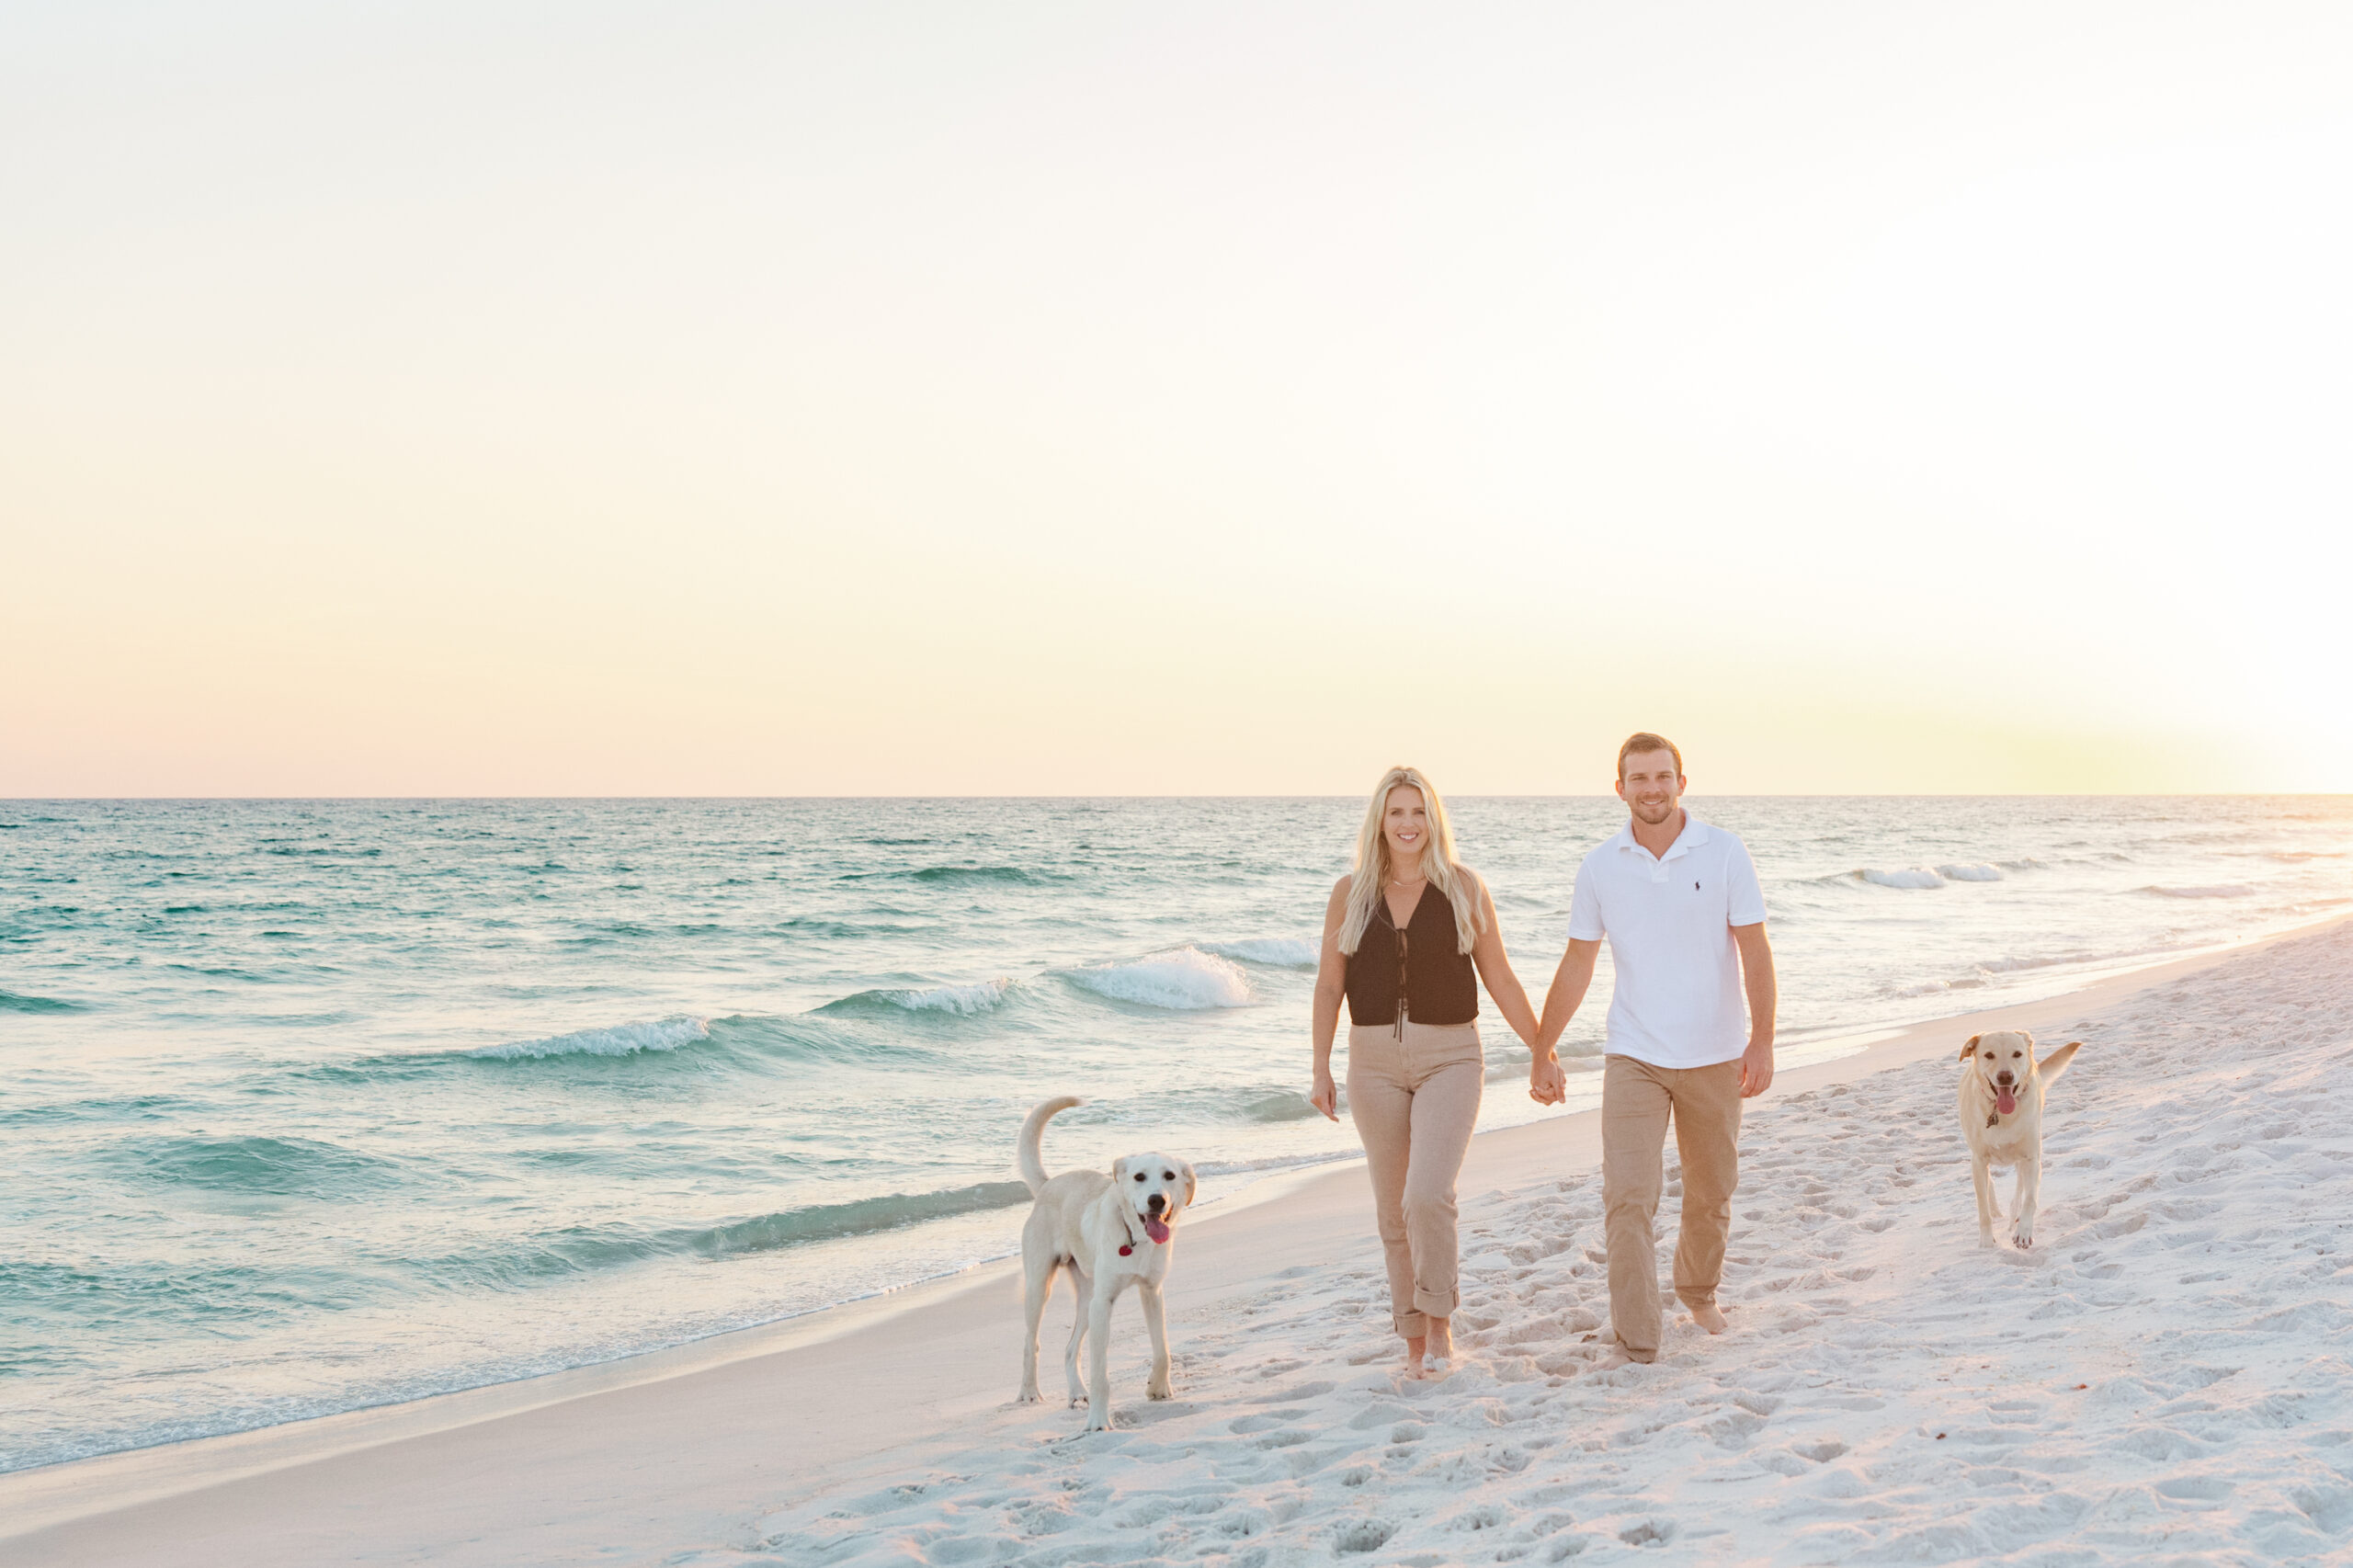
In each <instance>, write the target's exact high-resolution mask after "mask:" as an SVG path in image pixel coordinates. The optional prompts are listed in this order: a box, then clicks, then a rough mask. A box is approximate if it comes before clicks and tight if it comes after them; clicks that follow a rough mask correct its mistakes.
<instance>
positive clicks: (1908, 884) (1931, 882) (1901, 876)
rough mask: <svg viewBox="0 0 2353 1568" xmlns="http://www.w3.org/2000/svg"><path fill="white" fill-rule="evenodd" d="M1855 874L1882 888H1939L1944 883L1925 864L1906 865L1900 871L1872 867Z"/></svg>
mask: <svg viewBox="0 0 2353 1568" xmlns="http://www.w3.org/2000/svg"><path fill="white" fill-rule="evenodd" d="M1855 875H1857V876H1859V877H1860V878H1861V879H1862V880H1863V881H1867V882H1871V883H1874V884H1876V885H1877V886H1880V887H1883V888H1940V887H1942V886H1944V885H1945V880H1944V879H1943V878H1942V877H1940V876H1938V875H1937V874H1936V873H1935V872H1934V871H1931V870H1929V869H1927V867H1925V866H1913V867H1908V868H1906V869H1903V870H1900V871H1882V870H1879V869H1875V868H1874V869H1866V870H1860V871H1857V872H1856V873H1855Z"/></svg>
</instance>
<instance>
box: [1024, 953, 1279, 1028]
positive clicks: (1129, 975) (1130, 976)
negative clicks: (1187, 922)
mask: <svg viewBox="0 0 2353 1568" xmlns="http://www.w3.org/2000/svg"><path fill="white" fill-rule="evenodd" d="M1063 973H1064V976H1065V978H1067V979H1068V980H1069V981H1070V983H1072V984H1074V985H1083V986H1085V987H1086V989H1087V990H1089V991H1092V992H1094V993H1095V994H1097V995H1098V996H1108V997H1110V998H1111V999H1112V1000H1113V1001H1115V1002H1136V1003H1141V1004H1142V1005H1143V1006H1147V1007H1174V1008H1176V1009H1178V1010H1180V1011H1184V1012H1198V1011H1199V1010H1200V1009H1202V1008H1205V1007H1246V1006H1249V1005H1250V1003H1251V1002H1252V1001H1253V1000H1255V998H1254V997H1253V996H1252V994H1251V992H1250V977H1249V976H1248V975H1246V974H1245V973H1244V972H1243V971H1242V966H1241V965H1239V964H1237V963H1234V962H1233V960H1230V959H1222V958H1219V957H1217V956H1215V955H1214V954H1211V953H1205V952H1203V951H1201V949H1199V948H1192V947H1185V948H1176V949H1172V950H1170V951H1168V952H1165V953H1154V954H1153V955H1152V956H1151V957H1150V958H1145V959H1138V960H1136V961H1135V962H1133V963H1114V964H1104V965H1102V966H1100V967H1099V968H1096V969H1074V970H1066V971H1063Z"/></svg>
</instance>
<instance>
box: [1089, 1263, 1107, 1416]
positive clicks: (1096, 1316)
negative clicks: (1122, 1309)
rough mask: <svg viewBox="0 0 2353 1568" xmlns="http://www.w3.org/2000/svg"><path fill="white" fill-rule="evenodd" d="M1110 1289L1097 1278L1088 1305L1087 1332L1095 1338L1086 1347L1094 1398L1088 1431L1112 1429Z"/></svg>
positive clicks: (1090, 1404)
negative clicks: (1093, 1292)
mask: <svg viewBox="0 0 2353 1568" xmlns="http://www.w3.org/2000/svg"><path fill="white" fill-rule="evenodd" d="M1111 1300H1112V1298H1111V1290H1110V1282H1109V1281H1108V1279H1098V1280H1097V1281H1096V1285H1095V1294H1094V1296H1093V1297H1091V1298H1090V1299H1089V1300H1088V1301H1087V1303H1086V1331H1087V1333H1088V1334H1090V1335H1093V1336H1094V1338H1093V1342H1092V1343H1090V1344H1089V1345H1088V1346H1087V1347H1086V1386H1087V1391H1088V1392H1089V1394H1090V1395H1091V1396H1092V1397H1091V1398H1090V1399H1089V1400H1088V1402H1087V1406H1086V1430H1088V1431H1090V1432H1108V1431H1109V1430H1110V1429H1111Z"/></svg>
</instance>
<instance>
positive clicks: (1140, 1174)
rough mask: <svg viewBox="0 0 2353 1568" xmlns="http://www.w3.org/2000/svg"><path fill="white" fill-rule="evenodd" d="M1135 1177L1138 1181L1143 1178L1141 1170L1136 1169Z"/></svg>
mask: <svg viewBox="0 0 2353 1568" xmlns="http://www.w3.org/2000/svg"><path fill="white" fill-rule="evenodd" d="M1136 1179H1137V1180H1138V1181H1142V1179H1143V1173H1142V1171H1138V1172H1137V1173H1136Z"/></svg>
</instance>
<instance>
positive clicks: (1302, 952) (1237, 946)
mask: <svg viewBox="0 0 2353 1568" xmlns="http://www.w3.org/2000/svg"><path fill="white" fill-rule="evenodd" d="M1200 946H1201V951H1203V952H1205V953H1211V954H1214V955H1215V956H1217V957H1218V958H1222V959H1239V960H1242V961H1243V962H1244V963H1255V964H1264V965H1266V966H1267V968H1269V969H1313V968H1314V967H1315V965H1316V962H1317V961H1318V958H1319V955H1318V953H1317V952H1316V949H1315V944H1314V943H1313V942H1307V941H1302V940H1301V939H1300V938H1299V937H1245V938H1244V939H1243V940H1241V941H1239V942H1203V943H1202V944H1201V945H1200Z"/></svg>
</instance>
